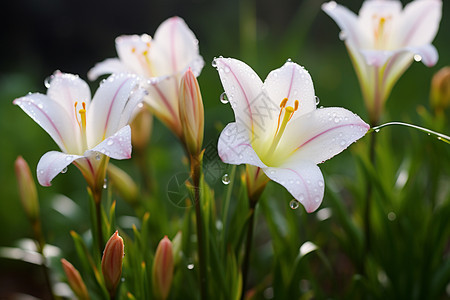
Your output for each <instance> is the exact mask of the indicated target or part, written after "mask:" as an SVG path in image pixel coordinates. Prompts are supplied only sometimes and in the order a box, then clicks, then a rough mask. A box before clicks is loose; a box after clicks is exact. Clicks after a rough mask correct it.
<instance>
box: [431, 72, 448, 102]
mask: <svg viewBox="0 0 450 300" xmlns="http://www.w3.org/2000/svg"><path fill="white" fill-rule="evenodd" d="M430 101H431V105H432V107H433V108H434V109H435V110H436V111H439V110H444V109H446V108H447V107H448V106H449V105H450V66H447V67H444V68H442V69H440V70H439V71H438V72H437V73H436V74H434V76H433V79H432V81H431V93H430Z"/></svg>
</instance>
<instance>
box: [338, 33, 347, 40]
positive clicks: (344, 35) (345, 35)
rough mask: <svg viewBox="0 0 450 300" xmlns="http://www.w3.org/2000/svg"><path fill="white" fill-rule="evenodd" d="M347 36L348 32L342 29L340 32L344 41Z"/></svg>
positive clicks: (340, 37)
mask: <svg viewBox="0 0 450 300" xmlns="http://www.w3.org/2000/svg"><path fill="white" fill-rule="evenodd" d="M346 38H347V33H346V32H344V31H341V32H340V33H339V39H340V40H341V41H343V40H345V39H346Z"/></svg>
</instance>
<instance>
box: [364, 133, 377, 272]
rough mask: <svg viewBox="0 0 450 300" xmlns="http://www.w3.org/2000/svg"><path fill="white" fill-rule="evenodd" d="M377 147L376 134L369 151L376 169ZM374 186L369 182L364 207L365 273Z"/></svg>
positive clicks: (369, 244) (369, 241)
mask: <svg viewBox="0 0 450 300" xmlns="http://www.w3.org/2000/svg"><path fill="white" fill-rule="evenodd" d="M375 146H376V137H375V134H372V135H371V137H370V150H369V158H370V162H371V163H372V166H373V167H375ZM372 194H373V185H372V182H371V180H368V182H367V188H366V198H365V199H366V203H365V207H364V237H365V239H364V253H363V257H362V261H361V270H362V271H363V273H365V272H364V269H365V268H364V262H365V260H366V258H367V256H368V255H369V252H370V247H371V242H372V241H371V230H370V229H371V228H370V227H371V209H372V198H373V195H372Z"/></svg>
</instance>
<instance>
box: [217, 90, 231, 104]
mask: <svg viewBox="0 0 450 300" xmlns="http://www.w3.org/2000/svg"><path fill="white" fill-rule="evenodd" d="M219 99H220V102H222V103H223V104H227V103H228V102H229V100H228V96H227V94H226V93H225V92H223V93H222V94H220V98H219Z"/></svg>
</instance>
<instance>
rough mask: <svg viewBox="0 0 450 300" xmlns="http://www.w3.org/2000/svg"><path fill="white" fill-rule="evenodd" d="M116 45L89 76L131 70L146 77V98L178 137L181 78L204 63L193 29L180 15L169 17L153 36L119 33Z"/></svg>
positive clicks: (196, 74)
mask: <svg viewBox="0 0 450 300" xmlns="http://www.w3.org/2000/svg"><path fill="white" fill-rule="evenodd" d="M116 49H117V54H118V56H119V57H118V58H111V59H107V60H105V61H103V62H101V63H98V64H96V65H95V67H93V68H92V69H91V70H90V71H89V73H88V77H89V79H90V80H95V79H96V78H97V77H98V76H100V75H103V74H109V73H116V72H129V73H134V74H137V75H139V76H141V77H143V78H146V79H148V84H147V86H146V89H147V92H148V95H147V96H146V97H145V99H144V100H145V102H146V103H147V104H149V106H150V107H151V109H152V112H153V113H154V114H155V115H156V116H157V117H158V118H159V119H160V120H161V121H162V122H163V123H164V124H166V126H167V127H169V128H170V129H171V130H172V131H173V132H174V133H175V134H176V135H177V136H178V137H181V135H182V133H181V132H182V128H181V123H180V117H179V109H178V102H179V90H178V89H179V86H180V80H181V77H182V76H183V74H184V73H185V72H186V71H187V70H188V69H189V68H191V70H192V72H193V73H194V74H195V76H199V75H200V72H201V70H202V68H203V65H204V62H203V58H202V57H201V56H200V55H199V50H198V40H197V39H196V38H195V35H194V33H193V32H192V31H191V30H190V29H189V28H188V26H187V25H186V23H185V22H184V21H183V19H181V18H179V17H172V18H170V19H168V20H166V21H164V22H163V23H161V25H160V26H159V27H158V29H157V30H156V32H155V37H154V39H152V38H151V37H150V36H149V35H147V34H143V35H141V36H138V35H125V36H120V37H118V38H117V39H116Z"/></svg>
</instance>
